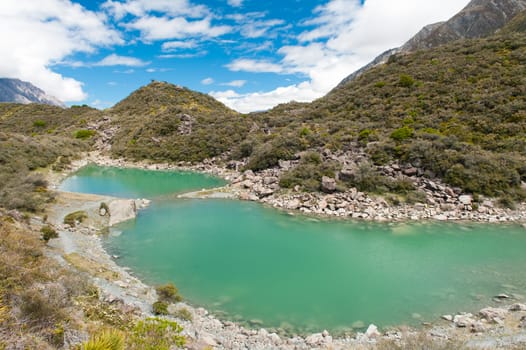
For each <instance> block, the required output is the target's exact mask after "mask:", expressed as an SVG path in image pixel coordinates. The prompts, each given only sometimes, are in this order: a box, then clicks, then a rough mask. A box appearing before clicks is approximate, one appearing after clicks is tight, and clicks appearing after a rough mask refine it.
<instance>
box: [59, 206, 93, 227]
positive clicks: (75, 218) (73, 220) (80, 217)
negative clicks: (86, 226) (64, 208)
mask: <svg viewBox="0 0 526 350" xmlns="http://www.w3.org/2000/svg"><path fill="white" fill-rule="evenodd" d="M87 218H88V214H87V213H86V212H85V211H83V210H79V211H75V212H73V213H69V214H68V215H66V216H65V217H64V223H65V224H66V225H69V226H71V227H75V226H76V224H77V222H82V221H84V220H85V219H87Z"/></svg>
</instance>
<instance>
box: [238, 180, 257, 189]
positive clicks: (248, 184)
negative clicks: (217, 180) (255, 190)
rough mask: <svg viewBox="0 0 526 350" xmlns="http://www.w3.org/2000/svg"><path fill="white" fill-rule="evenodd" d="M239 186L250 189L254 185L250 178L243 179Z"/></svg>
mask: <svg viewBox="0 0 526 350" xmlns="http://www.w3.org/2000/svg"><path fill="white" fill-rule="evenodd" d="M240 186H241V187H243V188H246V189H251V188H252V187H254V183H253V182H252V180H245V181H243V182H241V183H240Z"/></svg>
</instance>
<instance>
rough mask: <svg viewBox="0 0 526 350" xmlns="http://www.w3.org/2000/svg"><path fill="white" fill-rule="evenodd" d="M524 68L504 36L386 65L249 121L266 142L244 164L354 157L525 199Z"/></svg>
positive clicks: (525, 50)
mask: <svg viewBox="0 0 526 350" xmlns="http://www.w3.org/2000/svg"><path fill="white" fill-rule="evenodd" d="M514 23H516V22H513V23H512V25H515V24H514ZM519 23H520V22H519ZM525 63H526V35H524V33H517V32H516V31H515V30H510V29H508V28H506V30H503V31H502V33H501V34H498V35H495V36H492V37H488V38H484V39H473V40H462V41H458V42H454V43H451V44H449V45H445V46H441V47H438V48H435V49H431V50H422V51H418V52H415V53H412V54H407V55H399V56H393V57H392V58H391V59H390V60H389V62H388V63H387V64H385V65H382V66H379V67H376V68H374V69H371V70H370V71H368V72H366V73H365V74H363V75H362V76H360V77H359V78H357V79H356V80H354V81H351V82H349V83H348V84H346V85H343V86H340V87H339V88H337V89H335V90H333V91H332V92H331V93H330V94H328V95H327V96H325V97H323V98H321V99H319V100H317V101H315V102H313V103H312V104H288V105H282V106H278V107H276V108H274V109H273V110H271V111H269V112H266V113H262V114H255V115H253V116H252V118H254V119H255V120H256V121H257V122H258V123H259V124H260V125H265V129H266V133H265V132H259V133H258V134H257V135H251V137H249V139H247V140H246V141H245V143H248V144H249V146H247V145H245V146H244V150H245V153H244V155H249V156H250V159H249V163H248V166H249V167H250V168H252V169H261V168H265V167H267V166H273V165H275V164H276V163H277V161H275V159H272V158H273V156H274V155H277V157H279V158H282V159H286V158H294V157H297V155H295V153H297V152H300V151H305V150H314V151H318V152H321V150H323V149H326V148H327V149H330V150H332V151H338V150H350V149H356V148H361V149H363V150H364V151H365V152H366V153H367V154H368V156H369V158H370V159H371V161H372V162H374V163H375V164H377V165H381V164H390V163H402V164H409V163H410V164H412V165H414V166H417V167H421V168H423V169H424V170H425V171H426V173H427V175H428V176H430V177H433V176H438V177H440V178H442V179H444V180H445V181H446V182H447V183H449V184H452V185H455V186H458V187H461V188H462V189H464V190H465V191H468V192H472V193H481V194H486V195H492V196H499V195H500V196H507V195H509V196H513V197H514V198H516V199H524V192H523V190H521V189H520V187H521V181H526V166H525V164H526V112H525V111H526V64H525ZM242 145H243V144H242ZM248 151H250V152H248ZM241 153H243V152H241ZM320 164H321V165H323V162H322V163H320ZM332 167H333V170H334V171H338V170H339V169H338V168H339V167H341V164H340V165H338V164H335V165H334V164H333V165H332ZM349 185H353V184H349Z"/></svg>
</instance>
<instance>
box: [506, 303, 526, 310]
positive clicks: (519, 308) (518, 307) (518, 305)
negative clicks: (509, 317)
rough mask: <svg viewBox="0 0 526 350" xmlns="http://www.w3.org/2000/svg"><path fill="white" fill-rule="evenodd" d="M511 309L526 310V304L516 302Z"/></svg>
mask: <svg viewBox="0 0 526 350" xmlns="http://www.w3.org/2000/svg"><path fill="white" fill-rule="evenodd" d="M509 310H510V311H526V305H524V304H519V303H516V304H513V305H512V306H510V308H509Z"/></svg>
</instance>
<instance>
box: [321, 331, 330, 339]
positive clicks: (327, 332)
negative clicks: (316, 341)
mask: <svg viewBox="0 0 526 350" xmlns="http://www.w3.org/2000/svg"><path fill="white" fill-rule="evenodd" d="M321 335H323V337H324V338H326V337H328V336H329V335H330V334H329V331H327V330H326V329H325V330H323V332H321Z"/></svg>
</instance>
